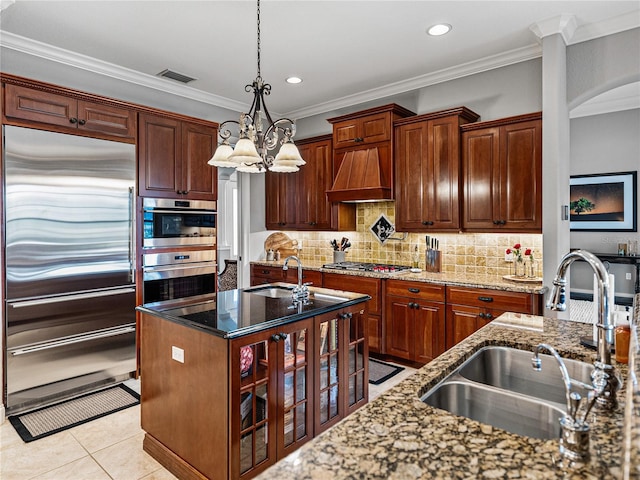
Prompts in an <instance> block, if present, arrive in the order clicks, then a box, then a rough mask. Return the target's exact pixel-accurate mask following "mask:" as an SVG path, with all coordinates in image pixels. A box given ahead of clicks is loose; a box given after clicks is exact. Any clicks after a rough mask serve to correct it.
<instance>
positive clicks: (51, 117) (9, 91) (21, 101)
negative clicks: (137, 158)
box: [4, 83, 136, 139]
mask: <svg viewBox="0 0 640 480" xmlns="http://www.w3.org/2000/svg"><path fill="white" fill-rule="evenodd" d="M4 94H5V99H4V115H5V117H6V118H7V119H12V120H13V119H16V120H26V121H28V122H36V123H39V124H47V125H54V126H59V127H65V129H72V130H76V131H82V132H87V133H91V134H104V135H106V136H109V137H119V138H125V139H135V137H136V112H135V110H132V109H129V108H126V107H120V106H117V105H116V102H113V103H112V104H110V103H108V102H107V101H105V102H104V103H100V102H92V101H89V100H84V99H79V98H78V97H77V96H72V95H64V94H63V93H54V92H52V91H48V90H38V89H34V88H28V87H25V86H20V85H13V84H9V83H7V84H5V87H4ZM99 136H102V135H99Z"/></svg>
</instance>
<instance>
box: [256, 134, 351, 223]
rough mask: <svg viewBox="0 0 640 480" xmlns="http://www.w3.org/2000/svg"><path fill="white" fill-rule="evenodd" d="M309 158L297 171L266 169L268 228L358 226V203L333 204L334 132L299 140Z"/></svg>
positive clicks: (266, 217) (303, 152)
mask: <svg viewBox="0 0 640 480" xmlns="http://www.w3.org/2000/svg"><path fill="white" fill-rule="evenodd" d="M296 145H297V146H298V150H299V151H300V155H301V156H302V158H303V159H304V160H305V161H306V162H307V163H306V165H302V166H301V167H300V171H298V172H295V173H276V172H267V173H266V174H265V175H266V179H265V196H266V198H265V200H266V201H265V206H266V212H265V213H266V214H265V220H266V222H265V223H266V228H267V230H318V231H320V230H355V206H354V205H347V204H331V203H329V201H328V200H327V195H326V193H325V192H326V190H328V189H329V188H330V187H331V182H332V178H333V177H332V165H333V157H332V156H333V149H332V141H331V135H323V136H321V137H313V138H309V139H305V140H299V141H296Z"/></svg>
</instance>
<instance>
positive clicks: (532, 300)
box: [446, 286, 543, 349]
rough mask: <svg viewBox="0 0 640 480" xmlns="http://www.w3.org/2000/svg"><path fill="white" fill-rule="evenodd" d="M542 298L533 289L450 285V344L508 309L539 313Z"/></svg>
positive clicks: (448, 316)
mask: <svg viewBox="0 0 640 480" xmlns="http://www.w3.org/2000/svg"><path fill="white" fill-rule="evenodd" d="M542 301H543V296H542V295H539V294H533V293H524V292H505V291H501V290H490V289H483V288H468V287H452V286H448V287H447V327H446V348H447V349H449V348H451V347H453V346H454V345H455V344H457V343H458V342H460V341H462V340H464V339H465V338H466V337H468V336H469V335H471V334H472V333H473V332H475V331H476V330H479V329H480V328H482V327H484V326H485V325H486V324H487V323H489V322H491V321H492V320H493V319H495V318H496V317H499V316H500V315H502V314H503V313H505V312H516V313H527V314H532V315H539V314H540V313H541V312H542Z"/></svg>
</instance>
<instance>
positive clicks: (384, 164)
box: [327, 146, 393, 202]
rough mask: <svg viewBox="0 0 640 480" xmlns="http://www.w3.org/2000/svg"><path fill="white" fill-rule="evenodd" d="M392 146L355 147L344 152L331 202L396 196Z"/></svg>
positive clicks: (375, 199) (371, 199)
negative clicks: (391, 163) (358, 148)
mask: <svg viewBox="0 0 640 480" xmlns="http://www.w3.org/2000/svg"><path fill="white" fill-rule="evenodd" d="M389 160H390V158H389V148H388V147H386V146H382V147H381V146H378V147H371V148H366V149H361V150H352V151H349V152H347V153H345V154H344V156H343V157H342V161H341V162H340V164H339V167H338V171H337V173H336V176H335V180H334V182H333V186H332V187H331V190H327V198H328V199H329V201H330V202H376V201H378V202H383V201H389V200H393V187H392V185H393V181H392V180H393V179H392V176H391V168H390V161H389Z"/></svg>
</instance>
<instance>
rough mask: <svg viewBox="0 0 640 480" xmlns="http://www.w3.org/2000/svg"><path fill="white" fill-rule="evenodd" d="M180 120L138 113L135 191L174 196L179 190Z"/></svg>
mask: <svg viewBox="0 0 640 480" xmlns="http://www.w3.org/2000/svg"><path fill="white" fill-rule="evenodd" d="M180 127H181V126H180V122H179V121H177V120H174V119H171V118H165V117H158V116H154V115H144V114H141V115H140V132H139V137H138V155H139V159H138V164H139V174H138V183H139V187H138V193H139V195H140V196H156V197H166V198H175V197H176V196H179V193H178V192H179V191H181V190H182V186H181V183H182V169H181V165H180V156H181V154H182V151H181V136H182V132H181V128H180Z"/></svg>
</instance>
